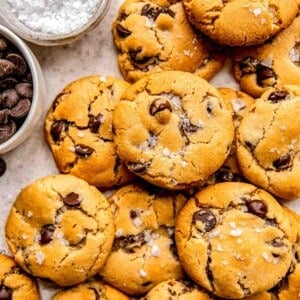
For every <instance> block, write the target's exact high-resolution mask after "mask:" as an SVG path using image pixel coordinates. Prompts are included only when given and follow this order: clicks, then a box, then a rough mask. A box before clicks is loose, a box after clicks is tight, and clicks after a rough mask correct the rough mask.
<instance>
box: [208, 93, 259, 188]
mask: <svg viewBox="0 0 300 300" xmlns="http://www.w3.org/2000/svg"><path fill="white" fill-rule="evenodd" d="M218 90H219V92H220V94H221V96H222V98H223V100H224V101H225V103H226V104H227V105H228V107H229V109H230V110H231V111H232V116H233V123H234V127H235V131H236V130H237V128H238V127H239V125H240V122H241V120H242V118H243V116H244V115H245V113H246V112H247V111H248V109H249V107H250V106H251V105H252V104H253V103H254V99H253V98H252V97H251V96H249V95H247V94H246V93H243V92H241V91H237V90H233V89H231V88H225V87H223V88H218ZM224 181H246V179H245V178H244V177H243V175H242V173H241V171H240V170H239V168H238V163H237V158H236V147H235V141H234V142H233V143H232V145H231V149H230V153H229V156H228V157H227V159H226V160H225V162H224V164H223V165H222V167H221V168H220V169H219V170H217V172H216V173H215V174H213V176H212V177H211V178H210V180H209V183H210V184H212V183H217V182H224Z"/></svg>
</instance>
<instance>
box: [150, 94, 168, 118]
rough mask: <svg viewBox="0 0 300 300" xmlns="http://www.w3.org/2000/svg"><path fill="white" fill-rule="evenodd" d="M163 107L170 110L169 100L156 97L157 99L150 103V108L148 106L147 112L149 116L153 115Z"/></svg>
mask: <svg viewBox="0 0 300 300" xmlns="http://www.w3.org/2000/svg"><path fill="white" fill-rule="evenodd" d="M165 109H166V110H169V111H170V112H172V106H171V104H170V103H169V101H168V100H167V99H163V98H158V99H155V100H154V101H153V102H152V103H151V105H150V108H149V112H150V115H151V116H154V115H155V114H157V113H158V112H160V111H163V110H165Z"/></svg>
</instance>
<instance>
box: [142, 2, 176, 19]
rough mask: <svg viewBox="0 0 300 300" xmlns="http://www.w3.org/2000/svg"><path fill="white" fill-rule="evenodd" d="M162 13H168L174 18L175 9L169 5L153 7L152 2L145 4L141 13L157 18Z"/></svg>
mask: <svg viewBox="0 0 300 300" xmlns="http://www.w3.org/2000/svg"><path fill="white" fill-rule="evenodd" d="M160 14H168V15H169V16H171V17H172V18H174V17H175V13H174V11H172V10H171V9H169V8H167V7H152V6H151V5H150V4H146V5H144V6H143V8H142V11H141V15H142V16H146V17H147V18H149V19H152V20H154V21H155V20H156V19H157V17H158V16H159V15H160Z"/></svg>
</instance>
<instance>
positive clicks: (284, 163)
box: [273, 153, 292, 171]
mask: <svg viewBox="0 0 300 300" xmlns="http://www.w3.org/2000/svg"><path fill="white" fill-rule="evenodd" d="M291 166H292V157H291V155H290V154H289V153H287V154H285V155H283V156H281V157H280V158H278V159H276V160H274V161H273V167H274V168H276V169H277V170H278V171H282V170H286V169H288V168H290V167H291Z"/></svg>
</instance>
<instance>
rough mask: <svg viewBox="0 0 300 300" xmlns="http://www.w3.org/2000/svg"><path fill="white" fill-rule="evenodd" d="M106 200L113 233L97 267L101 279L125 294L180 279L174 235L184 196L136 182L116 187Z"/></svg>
mask: <svg viewBox="0 0 300 300" xmlns="http://www.w3.org/2000/svg"><path fill="white" fill-rule="evenodd" d="M109 201H110V203H111V207H112V209H113V213H114V224H115V229H116V232H115V239H114V244H113V248H112V251H111V253H110V255H109V256H108V258H107V260H106V263H105V265H104V266H103V268H102V269H101V270H100V275H101V276H102V277H103V279H104V280H105V281H106V282H108V283H110V284H111V285H113V286H115V287H116V288H118V289H120V290H121V291H124V292H125V293H128V294H130V295H142V294H145V293H146V292H148V291H149V290H150V289H152V288H153V287H154V286H155V285H156V284H158V283H160V282H162V281H165V280H167V279H171V278H175V279H180V278H182V276H183V270H182V268H181V265H180V263H179V260H178V256H177V253H176V248H175V244H174V238H173V234H174V226H175V217H176V216H177V213H178V211H179V209H180V208H181V207H182V206H183V204H184V203H185V201H186V197H185V196H184V195H183V194H181V193H178V192H170V191H163V190H162V189H157V188H156V187H153V186H150V185H148V184H145V183H135V184H130V185H127V186H124V187H122V188H120V189H119V190H117V191H116V192H115V193H114V194H113V195H112V196H111V197H110V198H109Z"/></svg>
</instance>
